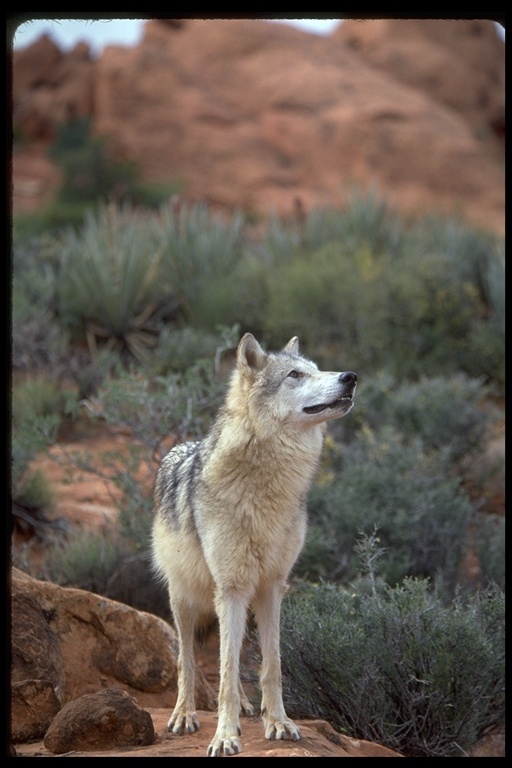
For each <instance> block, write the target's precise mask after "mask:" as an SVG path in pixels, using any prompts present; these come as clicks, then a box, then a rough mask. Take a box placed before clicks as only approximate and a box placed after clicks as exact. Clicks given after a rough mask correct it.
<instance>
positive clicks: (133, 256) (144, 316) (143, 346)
mask: <svg viewBox="0 0 512 768" xmlns="http://www.w3.org/2000/svg"><path fill="white" fill-rule="evenodd" d="M54 249H55V251H56V253H58V259H59V268H58V274H57V296H58V302H59V314H60V317H61V321H62V322H63V323H64V324H65V325H66V326H67V327H69V328H70V329H72V330H73V331H74V332H75V334H79V335H81V337H82V338H84V337H85V339H86V340H87V342H88V344H89V348H90V349H91V351H95V349H96V346H97V345H99V344H103V345H104V346H105V348H106V349H115V350H117V351H119V353H121V354H123V353H124V354H129V355H130V356H131V357H134V358H136V359H138V360H144V359H146V358H147V355H148V352H149V350H150V349H151V348H152V347H153V346H154V345H155V343H156V335H157V332H158V325H157V324H156V315H157V311H158V310H159V309H160V308H161V307H162V306H163V304H165V302H166V301H168V298H169V291H168V290H166V289H165V288H163V287H162V283H161V275H160V253H159V251H158V249H157V246H156V244H155V242H154V240H153V238H152V237H151V234H150V233H149V232H148V228H147V226H146V225H145V223H144V222H143V221H140V220H139V218H138V217H137V216H136V214H135V213H134V211H133V210H132V209H131V208H123V209H119V208H116V207H115V206H107V207H104V208H101V209H100V210H99V211H98V213H97V214H92V213H90V212H89V213H87V214H86V218H85V225H84V227H83V229H82V231H81V233H80V234H77V233H76V232H74V231H73V230H70V229H69V230H68V231H67V232H65V233H62V235H61V236H60V237H59V239H58V241H56V242H55V244H54Z"/></svg>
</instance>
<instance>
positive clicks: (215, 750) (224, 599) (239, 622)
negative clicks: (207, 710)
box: [207, 593, 248, 757]
mask: <svg viewBox="0 0 512 768" xmlns="http://www.w3.org/2000/svg"><path fill="white" fill-rule="evenodd" d="M247 606H248V600H247V599H246V598H244V597H242V596H240V595H236V594H233V593H228V594H219V595H218V596H217V598H216V601H215V607H216V609H217V615H218V617H219V630H220V686H219V713H218V714H219V720H218V725H217V730H216V732H215V736H214V737H213V739H212V742H211V744H210V746H209V747H208V751H207V755H208V756H209V757H219V756H220V755H222V754H224V755H234V754H236V753H237V752H240V751H241V749H242V747H241V744H240V738H239V737H240V734H241V729H240V677H239V666H240V651H241V649H242V640H243V636H244V632H245V622H246V616H247Z"/></svg>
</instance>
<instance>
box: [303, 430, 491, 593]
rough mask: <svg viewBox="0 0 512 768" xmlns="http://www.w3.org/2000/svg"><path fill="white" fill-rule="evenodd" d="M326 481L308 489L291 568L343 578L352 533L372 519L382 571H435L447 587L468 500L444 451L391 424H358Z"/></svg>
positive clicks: (470, 508)
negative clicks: (305, 524) (300, 544)
mask: <svg viewBox="0 0 512 768" xmlns="http://www.w3.org/2000/svg"><path fill="white" fill-rule="evenodd" d="M338 462H339V467H340V468H339V469H338V471H337V473H336V474H335V477H334V479H333V480H332V481H331V482H325V483H317V484H316V485H315V486H314V487H313V489H312V492H311V494H310V498H309V503H308V509H309V517H310V526H309V531H308V536H307V539H306V544H305V547H304V549H303V551H302V554H301V555H300V557H299V560H298V563H297V566H296V569H297V573H298V575H300V576H302V577H303V578H307V579H310V580H315V579H318V578H322V579H325V580H329V581H335V582H340V583H345V584H346V583H347V582H348V581H350V580H351V579H354V578H355V574H356V572H357V558H356V557H355V556H354V553H353V548H354V545H355V541H356V537H357V535H358V534H359V533H363V534H369V533H370V532H371V530H373V528H375V527H377V528H378V530H379V536H380V539H381V542H382V546H383V547H384V548H385V549H386V551H387V552H388V557H387V558H386V561H385V563H384V564H383V566H382V577H383V578H384V579H385V580H386V582H387V583H389V584H391V585H394V584H396V583H398V582H400V581H401V580H402V579H403V578H404V577H405V576H416V577H420V578H425V577H430V578H432V579H433V580H435V579H436V578H439V579H442V582H443V587H444V590H445V592H446V594H447V595H451V594H453V590H454V589H455V587H456V585H457V581H458V573H459V567H460V564H461V560H462V554H463V552H464V548H465V545H466V536H467V531H468V526H469V523H470V521H471V519H472V517H473V515H474V514H475V511H476V510H475V507H474V505H473V504H472V502H471V501H470V499H469V498H468V497H467V496H466V495H465V494H464V492H463V490H462V488H461V484H460V480H459V479H458V478H457V477H455V476H453V473H450V469H449V466H450V465H449V462H448V461H447V458H446V455H445V452H444V451H437V452H433V451H431V452H427V451H426V450H425V449H424V447H423V445H422V443H421V441H420V440H419V439H410V440H408V441H407V442H406V441H404V439H403V437H402V436H401V435H400V433H399V432H397V431H396V429H394V428H391V427H387V428H382V429H380V430H378V431H376V432H373V431H372V430H371V429H369V428H364V429H363V430H362V431H361V432H360V433H359V434H358V435H357V436H356V437H355V439H354V440H353V441H352V442H351V444H350V446H348V447H343V446H341V447H340V448H339V458H338Z"/></svg>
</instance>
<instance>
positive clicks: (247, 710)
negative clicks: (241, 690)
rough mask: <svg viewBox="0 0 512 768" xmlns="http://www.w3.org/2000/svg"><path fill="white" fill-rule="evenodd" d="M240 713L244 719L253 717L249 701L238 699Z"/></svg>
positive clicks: (252, 708) (252, 709)
mask: <svg viewBox="0 0 512 768" xmlns="http://www.w3.org/2000/svg"><path fill="white" fill-rule="evenodd" d="M240 712H241V714H242V715H245V716H246V717H254V707H253V706H252V704H251V702H250V701H249V699H240Z"/></svg>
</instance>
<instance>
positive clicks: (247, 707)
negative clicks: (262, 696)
mask: <svg viewBox="0 0 512 768" xmlns="http://www.w3.org/2000/svg"><path fill="white" fill-rule="evenodd" d="M240 712H241V714H242V715H245V716H246V717H253V716H254V707H253V706H252V704H251V702H250V701H249V699H248V698H247V694H246V693H245V691H244V687H243V685H242V681H241V680H240Z"/></svg>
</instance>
